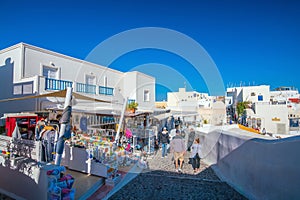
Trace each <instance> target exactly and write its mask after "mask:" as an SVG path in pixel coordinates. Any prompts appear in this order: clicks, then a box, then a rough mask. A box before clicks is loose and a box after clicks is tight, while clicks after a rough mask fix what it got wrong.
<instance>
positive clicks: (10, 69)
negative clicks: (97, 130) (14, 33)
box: [0, 43, 155, 116]
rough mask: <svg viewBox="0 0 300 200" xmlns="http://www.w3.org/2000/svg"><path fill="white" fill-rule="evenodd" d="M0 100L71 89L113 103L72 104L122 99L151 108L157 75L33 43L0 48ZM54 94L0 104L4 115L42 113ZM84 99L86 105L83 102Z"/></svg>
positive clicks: (113, 106)
mask: <svg viewBox="0 0 300 200" xmlns="http://www.w3.org/2000/svg"><path fill="white" fill-rule="evenodd" d="M0 85H1V93H0V99H10V98H18V97H23V96H30V95H41V94H46V93H49V92H53V91H59V90H64V89H66V87H72V88H73V91H74V92H76V93H80V94H82V95H85V96H88V97H92V98H94V99H99V100H105V101H110V102H112V103H110V104H108V103H106V104H105V103H91V102H89V103H87V102H83V101H80V100H78V101H77V104H75V106H74V107H76V106H77V107H78V108H85V109H90V110H94V111H95V112H97V111H99V112H100V111H101V110H109V109H110V110H118V111H120V109H121V108H122V104H123V103H124V99H126V98H128V99H130V100H131V101H136V102H137V103H138V104H139V107H138V108H139V109H141V110H143V109H147V110H150V109H152V108H154V106H155V78H153V77H151V76H148V75H146V74H143V73H140V72H135V71H134V72H125V73H124V72H120V71H117V70H114V69H111V68H108V67H105V66H101V65H98V64H94V63H90V62H87V61H84V60H80V59H76V58H73V57H70V56H66V55H63V54H60V53H57V52H53V51H49V50H46V49H43V48H39V47H36V46H32V45H28V44H25V43H19V44H16V45H14V46H11V47H8V48H6V49H3V50H1V51H0ZM58 103H60V104H61V100H60V99H58V98H55V97H51V98H49V97H48V98H47V97H45V98H36V99H28V100H20V101H8V102H1V103H0V116H1V115H3V113H13V112H24V111H40V110H44V109H46V108H49V107H51V106H55V105H56V104H58ZM84 103H85V104H84Z"/></svg>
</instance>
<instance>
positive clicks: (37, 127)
mask: <svg viewBox="0 0 300 200" xmlns="http://www.w3.org/2000/svg"><path fill="white" fill-rule="evenodd" d="M45 126H46V122H45V118H44V117H42V118H41V119H40V120H39V121H38V122H37V123H36V125H35V140H40V133H41V131H42V130H43V129H44V127H45Z"/></svg>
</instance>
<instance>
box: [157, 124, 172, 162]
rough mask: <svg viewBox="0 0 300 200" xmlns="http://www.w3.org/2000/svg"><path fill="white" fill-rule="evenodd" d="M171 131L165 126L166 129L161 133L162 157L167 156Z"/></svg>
mask: <svg viewBox="0 0 300 200" xmlns="http://www.w3.org/2000/svg"><path fill="white" fill-rule="evenodd" d="M169 137H170V136H169V132H168V131H167V128H166V127H164V130H163V131H162V132H161V134H160V138H159V141H160V143H161V151H162V153H161V157H162V158H164V157H165V156H167V150H168V148H167V147H168V144H169V143H170V138H169Z"/></svg>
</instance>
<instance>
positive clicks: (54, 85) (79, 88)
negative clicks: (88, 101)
mask: <svg viewBox="0 0 300 200" xmlns="http://www.w3.org/2000/svg"><path fill="white" fill-rule="evenodd" d="M72 86H73V82H72V81H66V80H57V79H52V78H46V77H45V90H65V89H66V88H67V87H72ZM42 87H43V86H42ZM98 87H99V89H98V91H97V86H96V85H89V84H84V83H76V84H75V88H74V91H76V92H80V93H86V94H100V95H107V96H113V95H114V88H111V87H104V86H98Z"/></svg>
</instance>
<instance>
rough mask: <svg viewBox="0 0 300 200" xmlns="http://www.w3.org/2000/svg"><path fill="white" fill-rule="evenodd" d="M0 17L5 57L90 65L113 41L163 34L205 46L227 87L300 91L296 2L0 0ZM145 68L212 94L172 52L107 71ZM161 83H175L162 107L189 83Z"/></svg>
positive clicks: (135, 58)
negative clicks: (36, 53) (25, 50)
mask: <svg viewBox="0 0 300 200" xmlns="http://www.w3.org/2000/svg"><path fill="white" fill-rule="evenodd" d="M0 9H1V11H0V27H1V29H0V49H3V48H6V47H8V46H11V45H14V44H16V43H19V42H25V43H28V44H32V45H35V46H39V47H42V48H45V49H49V50H53V51H56V52H59V53H62V54H66V55H69V56H72V57H76V58H80V59H85V58H86V57H87V55H88V54H89V53H90V52H91V51H92V50H93V49H94V48H95V47H96V46H97V45H98V44H99V43H101V42H102V41H104V40H106V39H107V38H109V37H111V36H113V35H115V34H118V33H120V32H123V31H126V30H130V29H134V28H141V27H162V28H168V29H171V30H175V31H178V32H180V33H183V34H185V35H187V36H188V37H190V38H192V39H194V40H195V41H197V42H198V43H199V44H200V45H202V47H203V48H204V49H205V50H206V51H207V53H208V54H209V55H210V57H211V58H212V60H213V61H214V63H215V64H216V66H217V68H218V70H219V72H220V74H221V76H222V79H223V82H224V86H225V87H227V86H239V85H240V84H241V83H242V84H243V85H249V84H250V85H253V84H254V85H259V84H269V85H271V89H274V88H276V87H279V86H295V87H297V88H300V78H299V72H300V70H299V66H300V37H299V35H300V12H299V9H300V1H297V0H294V1H292V0H288V1H284V0H282V1H278V0H277V1H276V0H274V1H269V0H262V1H258V0H257V1H255V0H252V1H247V0H246V1H242V0H240V1H235V0H226V1H225V0H223V1H222V0H217V1H208V0H206V1H201V0H185V1H183V0H172V1H167V0H166V1H158V0H151V1H150V0H149V1H143V0H117V1H113V0H112V1H110V0H105V1H104V0H100V1H96V0H95V1H93V0H85V1H45V2H41V1H32V0H27V1H21V0H19V1H14V0H2V1H0ZM175 42H176V41H174V43H175ZM116 48H117V47H116ZM100 62H101V61H100ZM146 63H157V64H158V65H164V66H168V67H170V68H172V69H174V70H176V71H177V72H179V73H180V74H181V75H182V76H183V77H185V79H186V80H187V81H188V86H187V88H188V89H189V90H196V91H198V92H208V89H207V86H206V85H205V81H204V80H203V77H202V76H201V74H199V73H197V72H196V71H195V69H194V68H193V66H192V65H191V64H190V63H189V62H188V61H187V60H185V59H184V58H182V57H179V56H178V55H175V54H174V53H172V52H166V51H162V50H158V49H141V50H137V51H133V52H130V53H128V54H125V55H123V56H120V58H118V59H117V60H115V61H114V62H113V63H112V64H111V65H110V67H111V68H114V69H117V70H120V71H124V72H125V71H128V70H132V69H133V68H135V67H137V66H140V65H143V64H146ZM99 64H101V63H99ZM140 69H141V71H143V70H145V72H147V69H146V68H143V69H142V68H140ZM154 74H155V73H154ZM156 74H157V73H156ZM161 78H162V77H157V82H158V83H161V82H163V80H160V79H161ZM163 78H165V79H170V80H173V81H171V84H170V85H159V84H158V85H157V89H156V98H157V100H162V99H166V92H167V91H177V89H178V87H183V86H184V81H182V80H181V79H178V78H177V77H173V76H172V74H165V75H164V76H163ZM168 83H170V81H169V82H168Z"/></svg>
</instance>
